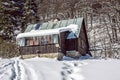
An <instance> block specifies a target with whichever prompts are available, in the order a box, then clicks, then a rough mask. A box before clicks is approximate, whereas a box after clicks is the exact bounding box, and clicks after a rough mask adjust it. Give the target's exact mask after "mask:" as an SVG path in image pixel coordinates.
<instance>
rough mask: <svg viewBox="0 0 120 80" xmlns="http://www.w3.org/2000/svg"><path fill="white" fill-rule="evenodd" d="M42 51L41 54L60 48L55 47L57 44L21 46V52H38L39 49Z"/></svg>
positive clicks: (56, 50)
mask: <svg viewBox="0 0 120 80" xmlns="http://www.w3.org/2000/svg"><path fill="white" fill-rule="evenodd" d="M38 50H39V51H40V53H39V54H44V53H57V52H58V48H57V47H55V44H47V45H37V46H22V47H20V53H21V54H24V55H26V54H37V51H38Z"/></svg>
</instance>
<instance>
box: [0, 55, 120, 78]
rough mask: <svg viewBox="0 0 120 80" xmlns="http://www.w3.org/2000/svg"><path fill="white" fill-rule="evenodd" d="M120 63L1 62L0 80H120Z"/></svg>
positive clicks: (65, 60)
mask: <svg viewBox="0 0 120 80" xmlns="http://www.w3.org/2000/svg"><path fill="white" fill-rule="evenodd" d="M119 68H120V60H116V59H107V60H104V59H92V58H91V59H90V58H89V57H88V56H87V57H81V58H80V59H79V60H75V59H72V58H68V57H64V59H63V60H62V61H57V60H56V59H49V58H38V57H36V58H31V59H24V60H22V59H19V58H12V59H0V80H120V77H119V75H120V69H119Z"/></svg>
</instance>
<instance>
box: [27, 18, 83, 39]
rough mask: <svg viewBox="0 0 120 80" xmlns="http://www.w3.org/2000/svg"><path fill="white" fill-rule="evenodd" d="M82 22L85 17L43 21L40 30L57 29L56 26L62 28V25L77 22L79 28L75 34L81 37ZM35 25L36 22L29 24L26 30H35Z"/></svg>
mask: <svg viewBox="0 0 120 80" xmlns="http://www.w3.org/2000/svg"><path fill="white" fill-rule="evenodd" d="M82 22H83V18H75V19H68V20H61V21H56V22H52V21H50V22H45V23H42V25H41V26H40V28H39V30H47V29H56V28H61V27H67V26H69V25H70V24H76V25H78V30H77V31H76V32H75V34H76V36H77V37H79V33H80V29H81V26H82ZM34 27H35V24H31V25H28V26H27V29H26V30H25V32H29V31H31V30H33V29H34Z"/></svg>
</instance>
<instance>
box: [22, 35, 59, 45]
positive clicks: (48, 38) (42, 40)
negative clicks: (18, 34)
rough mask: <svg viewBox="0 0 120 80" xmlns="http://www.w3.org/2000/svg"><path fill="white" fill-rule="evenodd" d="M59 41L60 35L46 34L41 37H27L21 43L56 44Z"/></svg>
mask: <svg viewBox="0 0 120 80" xmlns="http://www.w3.org/2000/svg"><path fill="white" fill-rule="evenodd" d="M56 43H58V35H57V34H54V35H45V36H39V37H31V38H25V40H22V41H21V42H20V44H21V45H22V46H23V45H25V46H33V45H45V44H56Z"/></svg>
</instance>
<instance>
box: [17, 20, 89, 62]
mask: <svg viewBox="0 0 120 80" xmlns="http://www.w3.org/2000/svg"><path fill="white" fill-rule="evenodd" d="M16 40H17V42H18V44H19V46H20V53H21V54H24V55H26V54H37V53H39V54H50V53H52V54H54V53H60V54H59V55H58V59H59V60H60V59H62V57H63V55H65V56H70V57H73V58H76V57H80V56H81V55H85V54H87V53H88V54H90V52H89V43H88V38H87V32H86V28H85V22H84V19H83V18H75V19H69V20H61V21H54V22H45V23H42V24H31V25H28V27H27V29H26V30H25V32H24V33H21V34H19V35H18V36H17V37H16ZM90 55H91V54H90Z"/></svg>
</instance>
